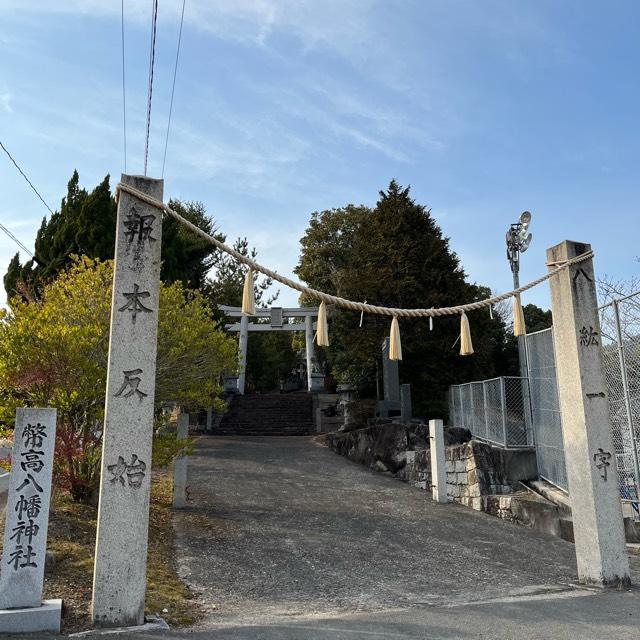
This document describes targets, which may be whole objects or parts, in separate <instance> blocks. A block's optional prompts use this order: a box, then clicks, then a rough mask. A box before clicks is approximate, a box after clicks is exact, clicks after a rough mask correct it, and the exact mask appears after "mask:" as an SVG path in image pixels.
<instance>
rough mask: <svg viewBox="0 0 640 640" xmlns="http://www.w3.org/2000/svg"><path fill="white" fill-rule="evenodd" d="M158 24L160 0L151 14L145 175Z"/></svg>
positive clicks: (145, 173) (154, 3)
mask: <svg viewBox="0 0 640 640" xmlns="http://www.w3.org/2000/svg"><path fill="white" fill-rule="evenodd" d="M157 22H158V0H153V11H152V14H151V50H150V51H149V90H148V92H147V136H146V141H145V144H144V175H145V176H146V175H147V160H148V158H149V127H150V126H151V97H152V95H153V65H154V62H155V57H156V24H157Z"/></svg>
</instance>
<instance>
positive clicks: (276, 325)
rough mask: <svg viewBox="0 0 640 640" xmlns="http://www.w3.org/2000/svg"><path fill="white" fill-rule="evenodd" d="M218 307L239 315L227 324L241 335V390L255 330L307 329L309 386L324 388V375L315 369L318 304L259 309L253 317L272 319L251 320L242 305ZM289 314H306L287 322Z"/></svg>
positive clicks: (230, 315) (226, 312) (294, 316)
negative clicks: (264, 320)
mask: <svg viewBox="0 0 640 640" xmlns="http://www.w3.org/2000/svg"><path fill="white" fill-rule="evenodd" d="M218 309H219V310H220V311H222V312H223V313H224V314H225V315H226V316H229V317H230V318H240V322H234V323H231V324H227V325H225V328H226V329H227V331H231V332H232V333H239V334H240V335H239V339H238V354H239V355H238V360H239V371H238V393H240V394H244V385H245V378H246V369H247V340H248V338H249V332H252V331H260V332H262V331H304V332H305V351H306V357H307V389H308V390H309V391H322V390H323V389H324V376H323V375H322V374H321V373H316V372H314V371H313V364H314V361H315V354H314V350H313V336H314V332H315V330H316V328H317V324H316V323H315V322H314V321H313V319H314V318H317V317H318V308H317V307H297V308H282V307H271V308H270V309H256V312H255V314H254V317H256V318H269V319H270V322H269V323H266V322H262V323H257V322H251V323H250V322H249V316H248V315H247V314H245V313H243V311H242V309H241V308H240V307H229V306H226V305H223V304H221V305H218ZM287 318H304V324H302V323H301V322H285V319H287Z"/></svg>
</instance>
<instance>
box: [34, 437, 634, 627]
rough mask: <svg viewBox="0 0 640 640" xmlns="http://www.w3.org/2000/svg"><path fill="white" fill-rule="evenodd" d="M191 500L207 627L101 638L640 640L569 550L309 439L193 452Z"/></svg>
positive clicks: (630, 620)
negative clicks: (579, 575)
mask: <svg viewBox="0 0 640 640" xmlns="http://www.w3.org/2000/svg"><path fill="white" fill-rule="evenodd" d="M189 486H190V496H191V500H190V506H189V508H188V509H186V510H184V511H181V512H178V513H176V515H175V526H176V532H177V542H178V552H179V555H178V565H179V570H180V573H181V575H182V576H183V577H184V579H185V580H186V581H187V582H189V583H190V584H191V586H192V587H193V588H194V590H195V591H196V592H197V593H198V594H199V601H200V602H201V603H203V604H204V606H205V608H206V614H205V615H204V617H203V618H202V620H200V621H199V624H198V625H197V627H196V628H194V629H190V630H186V631H180V632H173V631H168V632H162V633H150V632H149V633H144V632H142V633H141V632H136V633H127V632H125V633H122V634H118V635H117V636H106V637H117V638H122V639H131V640H134V639H139V640H143V639H144V640H152V639H153V640H161V639H167V640H168V639H171V640H178V639H181V640H182V639H184V640H186V639H193V640H205V639H210V638H211V639H214V640H215V639H220V640H222V639H224V640H227V639H228V640H294V639H296V640H298V639H305V640H372V639H376V638H389V639H407V640H408V639H415V638H421V639H437V638H461V639H465V640H466V639H471V638H474V639H475V638H481V639H491V640H506V639H509V640H511V639H518V640H520V639H522V640H533V639H536V640H537V639H540V640H542V639H544V640H549V639H552V638H558V639H565V638H566V639H571V640H575V639H580V640H591V639H593V640H608V639H611V640H613V639H615V640H627V639H628V640H631V639H633V640H637V639H638V638H640V591H638V590H636V589H632V590H631V591H626V592H615V591H602V590H595V589H591V590H589V589H583V588H579V587H576V585H575V584H574V581H575V578H576V569H575V556H574V548H573V545H572V544H570V543H567V542H564V541H562V540H558V539H556V538H552V537H547V536H544V535H541V534H537V533H535V532H533V531H531V530H529V529H526V528H524V527H521V526H517V525H513V524H510V523H507V522H504V521H501V520H498V519H496V518H493V517H491V516H487V515H485V514H482V513H478V512H475V511H472V510H470V509H468V508H465V507H462V506H459V505H455V504H449V505H440V504H437V503H434V502H432V501H431V500H430V499H429V497H428V495H427V494H426V493H425V492H424V491H420V490H418V489H414V488H412V487H409V486H408V485H406V484H404V483H402V482H399V481H398V480H395V479H393V478H390V477H387V476H384V475H381V474H377V473H375V472H372V471H370V470H368V469H365V468H363V467H361V466H359V465H356V464H353V463H351V462H349V461H348V460H346V459H344V458H342V457H339V456H337V455H335V454H334V453H332V452H331V451H329V450H327V449H325V448H323V447H320V446H318V445H316V444H314V443H313V442H312V441H310V440H309V439H307V438H250V439H234V438H213V437H203V438H201V439H200V440H199V441H198V442H197V443H196V448H195V455H194V456H193V457H192V458H190V461H189ZM638 560H639V559H638V558H632V569H633V574H634V577H635V582H636V583H637V582H638V576H640V571H639V568H640V567H639V566H638V562H637V561H638ZM39 637H42V636H39Z"/></svg>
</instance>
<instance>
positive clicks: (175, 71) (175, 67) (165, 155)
mask: <svg viewBox="0 0 640 640" xmlns="http://www.w3.org/2000/svg"><path fill="white" fill-rule="evenodd" d="M186 2H187V0H182V15H181V16H180V31H178V47H177V49H176V64H175V66H174V67H173V86H172V87H171V102H170V103H169V119H168V120H167V135H166V136H165V139H164V156H163V158H162V177H163V178H164V165H165V163H166V162H167V146H168V145H169V128H170V127H171V113H172V112H173V94H174V93H175V90H176V75H177V74H178V57H179V56H180V42H181V41H182V23H183V22H184V5H185V4H186Z"/></svg>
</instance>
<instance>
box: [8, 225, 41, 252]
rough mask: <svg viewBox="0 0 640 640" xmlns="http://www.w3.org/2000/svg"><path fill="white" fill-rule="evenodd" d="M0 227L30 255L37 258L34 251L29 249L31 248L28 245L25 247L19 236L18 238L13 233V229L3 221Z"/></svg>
mask: <svg viewBox="0 0 640 640" xmlns="http://www.w3.org/2000/svg"><path fill="white" fill-rule="evenodd" d="M0 229H1V230H2V231H4V232H5V233H6V234H7V235H8V236H9V237H10V238H11V239H12V240H13V241H14V242H15V243H16V244H17V245H18V246H19V247H20V248H21V249H22V250H23V251H24V252H25V253H26V254H27V255H28V256H29V257H31V258H35V256H34V255H33V253H31V251H29V249H27V247H25V246H24V245H23V244H22V242H20V240H18V238H16V237H15V236H14V235H13V233H11V231H9V229H7V227H5V226H4V225H3V224H2V223H1V222H0Z"/></svg>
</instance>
